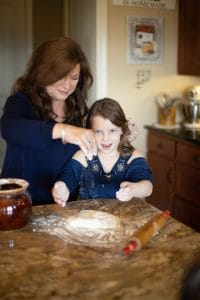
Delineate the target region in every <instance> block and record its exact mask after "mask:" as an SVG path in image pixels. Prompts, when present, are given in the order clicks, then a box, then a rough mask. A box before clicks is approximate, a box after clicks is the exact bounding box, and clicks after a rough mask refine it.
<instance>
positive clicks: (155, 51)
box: [127, 16, 163, 64]
mask: <svg viewBox="0 0 200 300" xmlns="http://www.w3.org/2000/svg"><path fill="white" fill-rule="evenodd" d="M162 56H163V18H162V17H155V18H152V17H151V18H148V17H144V18H143V17H133V16H128V17H127V63H128V64H161V63H162Z"/></svg>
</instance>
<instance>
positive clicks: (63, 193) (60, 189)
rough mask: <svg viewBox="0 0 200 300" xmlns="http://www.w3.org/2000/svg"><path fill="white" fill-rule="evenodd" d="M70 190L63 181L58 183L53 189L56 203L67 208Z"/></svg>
mask: <svg viewBox="0 0 200 300" xmlns="http://www.w3.org/2000/svg"><path fill="white" fill-rule="evenodd" d="M69 194H70V193H69V189H68V187H67V186H66V184H65V183H64V182H63V181H57V182H56V183H55V184H54V186H53V188H52V196H53V198H54V201H55V202H56V203H58V204H59V205H61V206H62V207H64V206H66V202H67V200H68V199H69Z"/></svg>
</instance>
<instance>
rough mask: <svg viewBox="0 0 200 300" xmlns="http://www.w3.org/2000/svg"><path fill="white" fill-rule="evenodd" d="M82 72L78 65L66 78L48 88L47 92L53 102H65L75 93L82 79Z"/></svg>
mask: <svg viewBox="0 0 200 300" xmlns="http://www.w3.org/2000/svg"><path fill="white" fill-rule="evenodd" d="M80 70H81V68H80V65H79V64H78V65H76V67H75V68H74V69H73V70H72V71H71V72H69V73H68V74H67V75H66V76H65V77H64V78H62V79H60V80H59V81H57V82H55V83H53V84H51V85H48V86H46V92H47V94H48V95H49V96H50V97H51V98H52V100H54V101H64V100H66V99H67V98H68V97H69V96H70V95H71V94H72V93H73V92H74V91H75V89H76V87H77V84H78V81H79V77H80Z"/></svg>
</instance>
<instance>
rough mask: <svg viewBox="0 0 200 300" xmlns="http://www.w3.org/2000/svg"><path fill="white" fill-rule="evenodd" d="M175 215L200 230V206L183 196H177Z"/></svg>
mask: <svg viewBox="0 0 200 300" xmlns="http://www.w3.org/2000/svg"><path fill="white" fill-rule="evenodd" d="M174 217H175V218H176V219H177V220H179V221H181V222H183V223H184V224H186V225H188V226H190V227H192V228H193V229H195V230H197V231H198V232H200V206H196V205H194V204H192V203H190V202H189V201H187V200H183V199H182V198H179V197H175V200H174Z"/></svg>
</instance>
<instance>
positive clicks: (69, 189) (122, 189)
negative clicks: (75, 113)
mask: <svg viewBox="0 0 200 300" xmlns="http://www.w3.org/2000/svg"><path fill="white" fill-rule="evenodd" d="M86 127H87V128H91V129H92V130H93V132H94V136H95V140H96V145H97V155H96V156H94V157H93V158H92V160H88V159H87V158H86V156H85V154H84V152H83V151H81V150H78V151H77V152H76V153H75V154H74V155H73V158H72V160H71V161H70V162H69V163H68V164H67V165H66V169H65V170H64V172H63V176H62V181H57V182H56V183H55V185H54V187H53V189H52V195H53V197H54V200H55V202H57V203H58V204H60V205H61V206H65V203H66V201H67V200H68V198H69V195H70V194H71V193H72V194H73V193H74V191H75V190H77V188H79V198H80V199H96V198H117V199H118V200H120V201H129V200H131V199H132V198H134V197H137V198H141V197H142V198H143V197H147V196H149V195H150V194H151V193H152V188H153V186H152V176H151V170H150V169H149V167H148V165H147V162H146V161H145V159H144V157H143V156H142V154H141V153H140V152H139V151H138V150H136V149H134V147H133V146H132V145H131V143H130V128H129V125H128V120H127V119H126V117H125V114H124V112H123V110H122V108H121V106H120V105H119V103H118V102H117V101H116V100H113V99H110V98H104V99H101V100H97V101H96V102H94V103H93V105H92V106H91V108H90V110H89V112H88V116H87V120H86Z"/></svg>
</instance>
